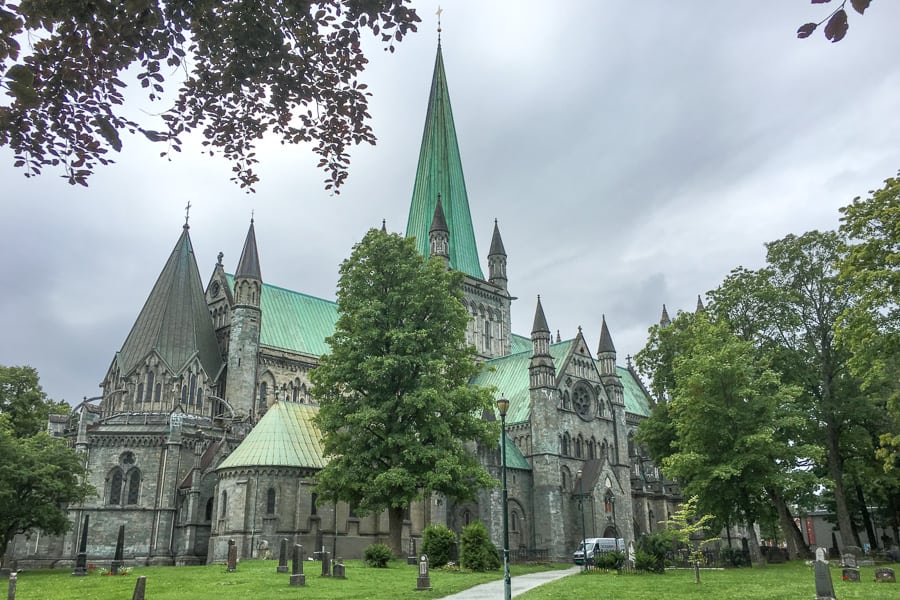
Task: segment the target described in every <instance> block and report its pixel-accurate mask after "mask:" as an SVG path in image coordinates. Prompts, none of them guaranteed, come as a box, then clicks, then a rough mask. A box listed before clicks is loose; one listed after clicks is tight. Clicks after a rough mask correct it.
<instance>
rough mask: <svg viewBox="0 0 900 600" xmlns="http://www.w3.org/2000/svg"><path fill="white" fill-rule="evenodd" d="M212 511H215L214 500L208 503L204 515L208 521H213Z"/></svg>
mask: <svg viewBox="0 0 900 600" xmlns="http://www.w3.org/2000/svg"><path fill="white" fill-rule="evenodd" d="M212 510H213V499H212V498H210V499H209V500H207V501H206V513H205V514H204V518H205V519H206V520H207V521H212Z"/></svg>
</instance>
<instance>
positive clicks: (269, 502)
mask: <svg viewBox="0 0 900 600" xmlns="http://www.w3.org/2000/svg"><path fill="white" fill-rule="evenodd" d="M266 514H268V515H272V514H275V488H269V491H268V492H266Z"/></svg>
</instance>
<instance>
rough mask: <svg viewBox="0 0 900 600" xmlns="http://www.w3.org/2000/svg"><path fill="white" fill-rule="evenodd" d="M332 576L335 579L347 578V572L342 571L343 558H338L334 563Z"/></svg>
mask: <svg viewBox="0 0 900 600" xmlns="http://www.w3.org/2000/svg"><path fill="white" fill-rule="evenodd" d="M332 577H334V578H335V579H347V573H346V571H344V559H343V558H340V557H339V558H338V559H337V560H336V561H335V563H334V572H333V573H332Z"/></svg>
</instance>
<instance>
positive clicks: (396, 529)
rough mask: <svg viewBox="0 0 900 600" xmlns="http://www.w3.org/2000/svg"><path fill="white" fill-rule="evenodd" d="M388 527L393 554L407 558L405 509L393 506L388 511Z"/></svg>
mask: <svg viewBox="0 0 900 600" xmlns="http://www.w3.org/2000/svg"><path fill="white" fill-rule="evenodd" d="M388 527H389V528H390V547H391V554H393V555H394V556H405V555H404V553H403V508H402V507H399V508H398V507H396V506H392V507H390V508H389V509H388Z"/></svg>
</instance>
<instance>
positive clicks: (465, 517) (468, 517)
mask: <svg viewBox="0 0 900 600" xmlns="http://www.w3.org/2000/svg"><path fill="white" fill-rule="evenodd" d="M471 520H472V513H470V512H469V511H465V512H463V525H465V526H467V527H468V525H469V521H471Z"/></svg>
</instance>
